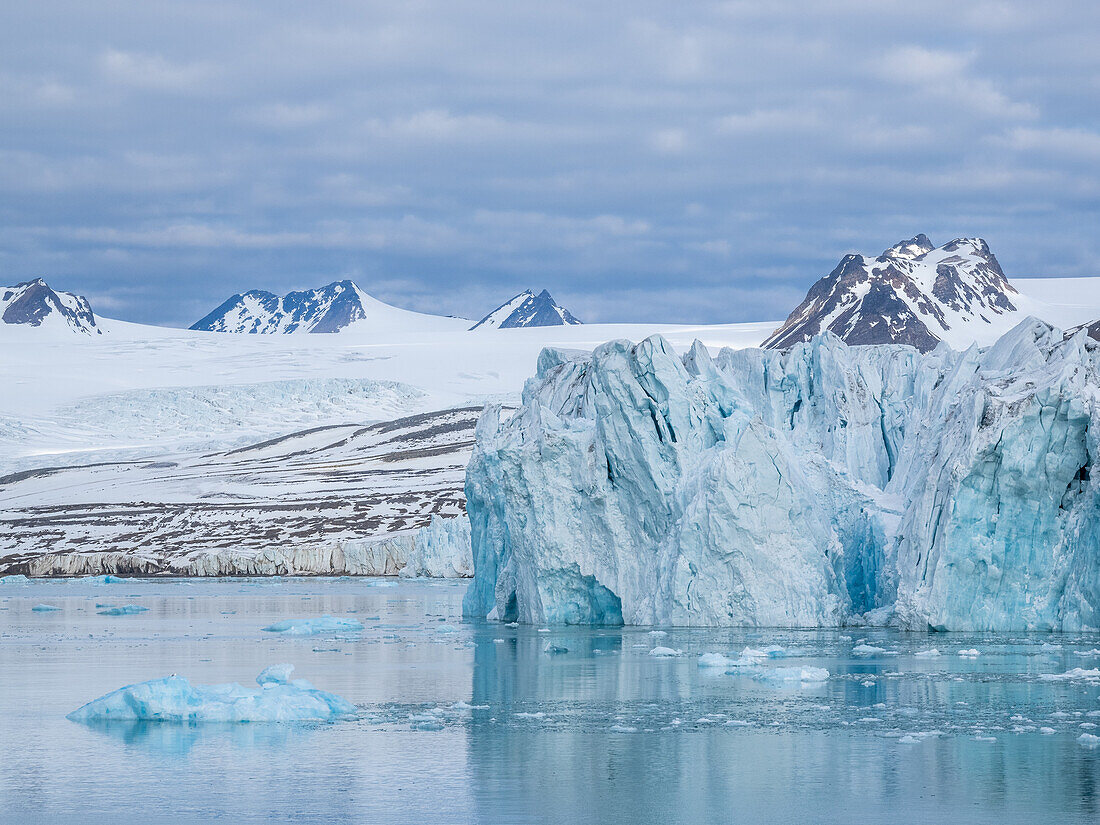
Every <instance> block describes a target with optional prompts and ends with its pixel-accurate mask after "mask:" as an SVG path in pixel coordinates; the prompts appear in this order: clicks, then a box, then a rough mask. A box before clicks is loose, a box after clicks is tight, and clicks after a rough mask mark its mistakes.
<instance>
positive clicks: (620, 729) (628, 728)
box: [609, 725, 638, 733]
mask: <svg viewBox="0 0 1100 825" xmlns="http://www.w3.org/2000/svg"><path fill="white" fill-rule="evenodd" d="M609 730H611V731H613V732H615V733H637V732H638V729H637V728H636V727H634V726H633V725H612V726H611V727H610V728H609Z"/></svg>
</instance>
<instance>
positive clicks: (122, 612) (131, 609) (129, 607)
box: [96, 604, 149, 616]
mask: <svg viewBox="0 0 1100 825" xmlns="http://www.w3.org/2000/svg"><path fill="white" fill-rule="evenodd" d="M147 610H149V608H148V607H142V606H141V605H140V604H124V605H122V607H108V608H107V609H106V610H97V611H96V615H97V616H133V615H135V614H137V613H145V612H146V611H147Z"/></svg>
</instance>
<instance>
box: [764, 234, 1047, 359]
mask: <svg viewBox="0 0 1100 825" xmlns="http://www.w3.org/2000/svg"><path fill="white" fill-rule="evenodd" d="M1029 314H1033V315H1038V316H1043V315H1045V314H1046V313H1044V312H1042V311H1041V309H1040V308H1039V307H1038V306H1034V305H1031V304H1030V302H1028V301H1027V300H1026V299H1022V296H1020V295H1019V293H1018V292H1017V291H1016V289H1015V288H1014V287H1013V286H1012V285H1011V284H1009V282H1008V280H1007V279H1006V278H1005V275H1004V273H1003V272H1002V271H1001V267H1000V264H998V263H997V259H996V257H995V256H994V255H993V253H992V252H991V251H990V250H989V245H988V244H987V243H986V242H985V241H984V240H982V239H981V238H957V239H955V240H953V241H951V242H950V243H947V244H944V245H943V246H941V247H936V246H934V245H933V244H932V242H931V241H929V240H928V238H927V237H926V236H925V235H917V236H916V237H915V238H912V239H910V240H908V241H901V242H900V243H898V244H895V245H894V246H892V247H890V248H889V249H887V250H886V251H885V252H883V253H882V254H881V255H879V256H878V257H877V258H869V257H867V256H864V255H846V256H845V257H844V258H843V259H842V260H841V262H840V264H839V265H838V266H837V267H836V269H834V270H833V271H832V272H831V273H829V275H827V276H825V277H824V278H822V279H821V280H819V281H818V282H817V283H815V284H814V285H813V286H812V287H810V291H809V293H807V295H806V300H805V301H803V302H802V303H801V304H800V305H799V306H798V307H796V308H795V310H794V311H793V312H792V313H791V314H790V316H789V317H788V318H787V320H786V322H785V323H784V324H783V326H781V327H780V328H779V329H777V330H776V331H775V332H774V333H773V334H772V335H771V336H770V337H769V338H768V340H767V341H765V342H764V346H765V347H767V348H773V349H783V348H786V347H789V346H791V345H792V344H796V343H799V342H801V341H806V340H808V339H810V338H811V337H813V336H814V335H817V334H818V333H819V332H823V331H824V330H829V331H830V332H833V333H835V334H836V335H838V336H840V338H842V339H843V340H844V341H846V342H847V343H849V344H888V343H895V344H909V345H911V346H914V347H916V348H917V349H919V350H921V351H922V352H927V351H929V350H931V349H932V348H933V347H935V345H936V344H937V343H938V342H940V341H946V342H947V343H949V344H950V345H951V346H952V347H955V348H956V349H965V348H966V347H967V346H969V345H970V344H971V343H973V342H975V341H978V342H981V343H991V342H992V341H993V340H995V339H996V338H997V337H998V336H999V335H1001V334H1003V333H1004V332H1006V331H1007V330H1008V329H1010V328H1011V327H1012V326H1014V325H1015V324H1017V323H1019V321H1020V320H1022V319H1023V318H1024V317H1026V316H1027V315H1029Z"/></svg>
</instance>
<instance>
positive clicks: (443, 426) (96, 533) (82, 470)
mask: <svg viewBox="0 0 1100 825" xmlns="http://www.w3.org/2000/svg"><path fill="white" fill-rule="evenodd" d="M480 411H481V410H480V408H476V407H475V408H462V409H452V410H441V411H438V412H432V413H425V414H420V415H414V416H408V417H405V418H400V419H396V420H393V421H387V422H385V423H381V424H373V425H357V424H344V425H339V426H325V427H314V428H310V429H307V430H303V431H300V432H292V433H288V434H286V435H282V436H280V437H278V438H273V439H268V440H266V441H262V442H258V443H250V444H247V445H245V446H243V447H238V448H237V449H232V450H223V451H218V452H210V453H206V452H201V451H186V452H180V453H169V454H166V455H159V456H150V457H148V458H143V459H130V460H126V461H100V462H96V463H94V464H90V465H79V464H76V465H72V464H70V465H65V464H60V463H55V464H52V465H46V466H38V467H36V468H34V469H31V470H27V471H24V472H18V473H12V474H8V475H0V575H4V574H6V573H25V574H29V575H38V576H41V575H88V574H101V573H120V574H128V573H143V574H165V573H169V574H174V575H192V576H195V575H199V576H202V575H264V574H284V573H304V574H318V573H321V574H355V575H396V574H398V573H400V572H402V571H403V569H404V568H405V567H406V566H407V565H409V564H411V565H412V568H411V570H410V571H409V572H410V573H411V574H415V575H452V576H454V575H469V573H470V563H469V561H468V559H469V528H468V523H467V522H466V521H465V519H464V518H460V517H461V516H462V513H463V505H464V496H463V492H462V485H463V480H464V477H465V467H466V462H467V461H468V459H469V455H470V449H471V446H472V443H473V429H474V424H475V422H476V421H477V417H478V415H479V413H480ZM437 516H438V517H443V520H442V522H441V523H436V522H440V519H439V518H436V517H437ZM456 521H458V523H457V524H456V523H454V522H456ZM419 528H427V529H426V532H425V533H424V535H423V536H420V535H419V534H418V533H417V530H418V529H419ZM382 538H388V540H387V541H385V542H381V541H380V539H382ZM452 550H457V551H458V554H457V555H451V556H448V555H447V553H448V552H450V551H452ZM463 553H464V555H463ZM463 559H466V561H465V562H463ZM448 565H449V566H448Z"/></svg>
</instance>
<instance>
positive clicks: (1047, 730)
mask: <svg viewBox="0 0 1100 825" xmlns="http://www.w3.org/2000/svg"><path fill="white" fill-rule="evenodd" d="M1057 732H1058V731H1056V730H1055V729H1054V728H1048V727H1045V726H1044V727H1041V728H1039V733H1041V734H1043V736H1053V735H1054V734H1056V733H1057Z"/></svg>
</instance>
